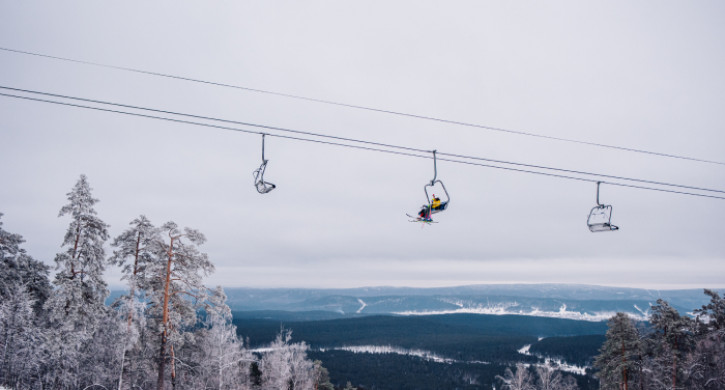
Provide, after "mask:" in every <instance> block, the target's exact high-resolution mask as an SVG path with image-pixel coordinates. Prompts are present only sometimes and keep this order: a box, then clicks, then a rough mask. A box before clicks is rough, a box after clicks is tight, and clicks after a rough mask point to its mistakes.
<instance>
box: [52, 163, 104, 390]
mask: <svg viewBox="0 0 725 390" xmlns="http://www.w3.org/2000/svg"><path fill="white" fill-rule="evenodd" d="M67 195H68V201H69V203H68V204H67V205H65V206H63V207H62V208H61V210H60V213H59V217H62V216H65V215H70V217H71V222H70V224H69V226H68V230H67V231H66V234H65V237H64V240H63V244H62V248H64V250H63V251H62V252H61V253H58V254H57V255H56V258H55V262H56V264H57V269H59V272H58V273H57V274H56V277H55V280H54V281H53V284H54V285H55V291H54V293H53V294H52V295H51V296H50V297H49V298H48V300H47V301H46V302H45V308H46V310H47V311H48V314H49V321H50V324H49V325H50V328H51V332H50V337H49V341H48V343H47V345H46V346H47V347H48V351H47V353H48V355H49V356H50V361H49V364H50V371H49V372H48V373H47V374H48V375H49V376H50V378H48V379H49V380H51V381H52V383H53V385H54V386H55V387H59V388H77V387H81V388H82V386H81V381H82V380H83V378H82V375H81V370H82V369H83V367H81V364H82V363H83V361H84V360H85V359H84V356H82V354H83V353H86V352H89V351H88V349H87V347H88V344H89V342H90V341H91V340H92V338H93V336H94V334H95V332H96V330H97V326H98V324H99V323H100V322H101V321H103V320H104V319H105V317H106V316H107V315H108V309H107V307H106V306H105V305H104V301H105V299H106V297H107V296H108V289H107V286H106V282H105V281H104V280H103V271H104V270H105V268H106V264H107V260H106V258H105V255H104V249H103V245H104V243H105V242H106V240H107V239H108V232H107V228H108V225H106V224H105V223H104V222H103V221H102V220H101V219H100V218H98V217H97V216H96V211H95V209H94V207H93V206H94V205H95V204H96V203H97V202H98V200H97V199H95V198H93V196H92V194H91V187H90V185H89V184H88V180H87V179H86V176H85V175H81V177H80V179H79V180H78V182H77V183H76V185H75V186H74V187H73V189H72V190H71V192H69V193H68V194H67Z"/></svg>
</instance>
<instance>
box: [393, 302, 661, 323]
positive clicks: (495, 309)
mask: <svg viewBox="0 0 725 390" xmlns="http://www.w3.org/2000/svg"><path fill="white" fill-rule="evenodd" d="M456 306H459V307H458V309H454V310H437V311H401V312H396V313H394V314H398V315H403V316H424V315H439V314H493V315H522V316H533V317H549V318H562V319H567V320H579V321H591V322H599V321H606V320H608V319H610V318H612V317H613V316H614V315H615V314H616V313H615V312H610V311H604V312H595V313H581V312H578V311H569V310H567V307H566V304H563V305H561V307H560V308H559V310H558V311H545V310H539V309H536V308H534V309H533V310H516V309H513V307H515V306H516V305H493V306H469V307H465V306H464V305H463V304H461V303H458V304H456ZM637 309H638V311H640V312H641V310H639V308H637ZM629 315H630V316H631V317H633V318H635V319H638V320H643V321H644V320H646V319H647V316H646V315H644V314H643V315H641V316H636V315H633V314H631V313H629Z"/></svg>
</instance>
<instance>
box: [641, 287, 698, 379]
mask: <svg viewBox="0 0 725 390" xmlns="http://www.w3.org/2000/svg"><path fill="white" fill-rule="evenodd" d="M651 311H652V314H651V316H650V320H649V322H650V324H651V325H652V328H653V330H654V332H653V333H652V334H651V336H650V337H649V338H648V345H649V349H650V350H651V351H652V354H653V355H655V358H654V359H652V360H651V361H650V367H649V369H650V371H651V376H650V380H651V381H652V382H654V383H656V384H659V387H661V388H665V389H676V388H678V383H680V382H682V381H683V379H685V378H683V373H682V372H681V371H682V370H681V368H680V366H679V362H682V361H683V360H684V359H685V357H686V355H687V353H688V352H689V351H690V350H691V349H692V347H693V345H694V332H693V329H694V328H693V323H692V320H690V319H689V318H688V317H683V316H681V315H680V313H678V312H677V310H675V309H674V308H673V307H672V306H670V305H669V303H667V302H666V301H664V300H662V299H658V300H657V304H656V305H654V306H652V308H651Z"/></svg>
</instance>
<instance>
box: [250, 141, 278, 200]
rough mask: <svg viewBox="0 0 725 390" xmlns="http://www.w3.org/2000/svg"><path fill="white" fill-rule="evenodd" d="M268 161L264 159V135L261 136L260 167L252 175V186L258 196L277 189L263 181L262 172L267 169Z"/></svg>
mask: <svg viewBox="0 0 725 390" xmlns="http://www.w3.org/2000/svg"><path fill="white" fill-rule="evenodd" d="M268 161H269V160H265V159H264V134H262V165H260V166H259V168H258V169H257V170H256V171H254V172H253V173H252V174H253V175H254V186H255V187H256V188H257V192H259V193H260V194H266V193H268V192H270V191H272V190H273V189H275V188H277V186H276V185H274V184H272V183H270V182H268V181H264V171H265V170H266V169H267V162H268Z"/></svg>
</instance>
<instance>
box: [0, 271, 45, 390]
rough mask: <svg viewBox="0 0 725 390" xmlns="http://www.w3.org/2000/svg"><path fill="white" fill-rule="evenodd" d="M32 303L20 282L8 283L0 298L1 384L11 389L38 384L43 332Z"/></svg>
mask: <svg viewBox="0 0 725 390" xmlns="http://www.w3.org/2000/svg"><path fill="white" fill-rule="evenodd" d="M34 305H35V298H34V297H33V295H32V294H30V292H29V291H28V289H26V288H25V286H24V285H21V284H16V285H13V286H11V287H10V288H9V290H8V291H6V294H5V296H4V297H3V299H2V300H0V351H2V356H0V384H3V385H8V386H10V387H11V388H17V389H26V388H38V387H40V386H39V384H38V382H39V381H40V377H41V368H42V367H43V363H44V356H43V354H42V349H41V348H42V345H43V343H44V342H45V336H46V332H45V330H44V329H43V328H42V327H41V326H39V325H38V324H39V322H40V321H38V320H37V319H36V315H35V311H34V310H33V306H34Z"/></svg>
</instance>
